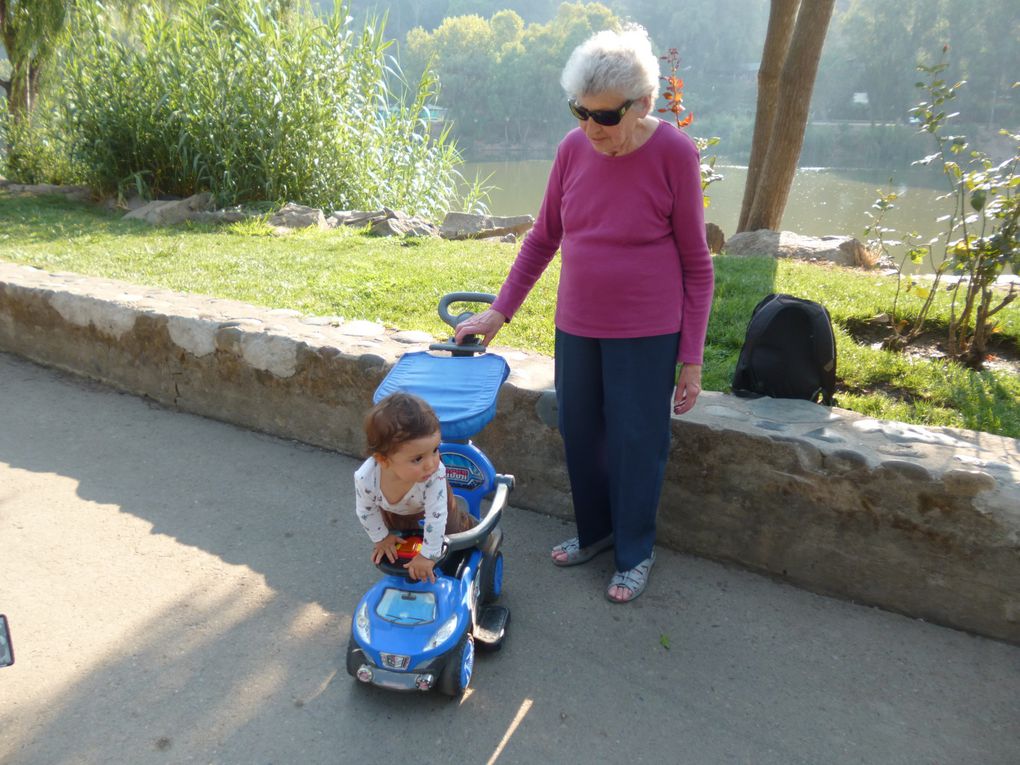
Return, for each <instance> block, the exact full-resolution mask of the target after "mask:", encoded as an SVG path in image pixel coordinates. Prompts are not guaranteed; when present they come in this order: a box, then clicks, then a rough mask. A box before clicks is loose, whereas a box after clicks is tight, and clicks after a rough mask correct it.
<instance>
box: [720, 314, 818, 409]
mask: <svg viewBox="0 0 1020 765" xmlns="http://www.w3.org/2000/svg"><path fill="white" fill-rule="evenodd" d="M835 392H836V339H835V337H833V334H832V320H831V319H830V318H829V312H828V311H826V310H825V307H824V306H822V305H821V304H819V303H816V302H814V301H813V300H804V299H803V298H796V297H793V296H792V295H769V296H767V297H766V298H765V299H764V300H762V301H761V302H760V303H758V305H756V306H755V308H754V312H753V313H752V314H751V321H749V322H748V324H747V334H746V336H745V337H744V347H743V348H741V349H740V358H739V359H738V360H737V368H736V369H735V370H734V372H733V393H734V394H736V395H738V396H771V397H773V398H802V399H807V400H808V401H817V400H818V398H819V396H821V399H822V403H823V404H825V405H826V406H832V405H833V403H834V400H833V394H834V393H835Z"/></svg>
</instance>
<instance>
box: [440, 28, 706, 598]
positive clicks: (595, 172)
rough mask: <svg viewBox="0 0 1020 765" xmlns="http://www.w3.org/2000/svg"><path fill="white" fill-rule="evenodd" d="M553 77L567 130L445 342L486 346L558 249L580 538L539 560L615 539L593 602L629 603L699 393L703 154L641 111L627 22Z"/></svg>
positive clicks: (559, 361) (564, 422)
mask: <svg viewBox="0 0 1020 765" xmlns="http://www.w3.org/2000/svg"><path fill="white" fill-rule="evenodd" d="M560 82H561V84H562V86H563V89H564V90H565V91H566V93H567V96H568V101H567V105H568V107H569V108H570V111H571V113H572V114H573V115H574V117H576V118H577V120H578V126H577V128H576V129H574V130H572V131H571V132H570V133H568V134H567V136H566V137H565V138H564V139H563V141H562V143H561V144H560V146H559V148H558V150H557V153H556V159H555V161H554V162H553V166H552V170H551V172H550V175H549V182H548V185H547V187H546V191H545V197H544V199H543V201H542V207H541V210H540V211H539V214H538V218H537V220H536V221H535V226H534V228H533V229H532V230H531V231H530V232H529V234H528V236H527V238H526V240H525V241H524V243H523V245H522V246H521V250H520V253H519V254H518V256H517V258H516V260H515V261H514V264H513V267H512V268H511V270H510V274H509V275H508V277H507V279H506V281H505V283H504V284H503V287H502V288H501V290H500V292H499V295H498V297H497V299H496V301H495V302H494V303H493V304H492V307H491V309H489V310H486V311H484V312H482V313H479V314H477V315H475V316H473V317H471V318H470V319H468V320H467V321H465V322H463V323H462V324H461V325H460V326H459V327H458V328H457V340H458V342H461V341H462V340H463V339H464V337H465V336H466V335H469V334H475V335H481V336H482V337H483V342H484V343H486V344H488V343H489V342H490V341H491V340H492V338H493V337H494V336H495V335H496V333H497V332H498V331H499V329H500V328H501V327H502V326H503V324H504V323H505V322H508V321H510V319H511V318H512V317H513V315H514V313H515V312H516V311H517V309H518V308H519V307H520V306H521V304H522V303H523V302H524V299H525V297H526V296H527V295H528V292H529V291H530V290H531V288H532V286H534V284H535V282H536V281H537V280H538V278H539V277H540V276H541V275H542V272H543V271H544V270H545V268H546V266H547V265H548V264H549V261H550V260H551V259H552V258H553V256H554V255H555V254H556V252H557V250H559V251H560V253H561V257H562V267H561V271H560V282H559V292H558V295H557V302H556V341H555V355H556V362H555V370H556V371H555V374H556V398H557V402H558V404H559V428H560V433H561V434H562V436H563V443H564V448H565V452H566V464H567V471H568V474H569V476H570V487H571V492H572V495H573V505H574V518H575V520H576V522H577V536H576V537H573V538H571V539H568V540H566V541H565V542H563V543H562V544H559V545H556V546H555V547H554V548H553V549H552V562H553V563H554V564H556V565H557V566H574V565H577V564H580V563H584V562H586V561H588V560H591V559H592V558H593V557H594V556H595V555H597V554H598V553H600V552H602V551H604V550H608V549H609V548H613V550H614V553H615V557H616V573H615V574H613V577H612V579H610V581H609V585H608V587H607V589H606V597H608V598H609V600H610V601H612V602H614V603H626V602H629V601H631V600H634V599H635V598H636V597H638V596H639V595H640V594H641V593H642V592H643V591H644V589H645V586H646V585H647V583H648V576H649V572H650V571H651V568H652V563H653V562H654V560H655V553H654V550H653V546H654V543H655V516H656V511H657V508H658V503H659V495H660V492H661V488H662V481H663V475H664V471H665V466H666V460H667V457H668V455H669V446H670V419H671V418H670V401H669V399H670V395H671V394H672V411H673V412H674V413H676V414H684V413H685V412H688V411H690V410H691V408H692V407H693V406H694V402H695V401H696V400H697V398H698V394H699V393H700V391H701V364H702V353H703V350H704V344H705V328H706V326H707V324H708V314H709V309H710V308H711V304H712V290H713V285H714V276H713V271H712V259H711V255H710V254H709V250H708V246H707V244H706V243H705V224H704V203H703V199H702V194H701V175H700V169H699V168H700V161H699V158H698V152H697V148H696V147H695V145H694V142H693V141H692V140H691V139H690V138H689V137H688V136H687V135H685V134H684V133H682V132H681V131H680V130H678V129H677V128H676V127H675V126H673V125H671V124H669V123H668V122H663V121H661V120H659V119H658V118H656V117H654V116H652V113H651V112H652V105H653V103H654V101H655V98H656V95H657V92H658V84H659V61H658V58H657V57H656V55H655V54H654V53H653V51H652V47H651V43H650V41H649V39H648V35H647V33H646V32H645V31H644V30H643V29H641V28H640V27H628V28H625V29H624V30H623V31H622V32H610V31H606V32H599V33H598V34H596V35H594V36H593V37H591V38H590V39H589V40H587V41H586V42H585V43H583V44H582V45H580V46H579V47H578V48H577V49H576V50H574V52H573V53H572V54H571V56H570V60H569V61H568V62H567V65H566V67H565V68H564V70H563V75H562V77H561V80H560ZM678 363H679V365H680V372H679V376H677V373H676V370H677V365H678ZM674 382H675V386H674Z"/></svg>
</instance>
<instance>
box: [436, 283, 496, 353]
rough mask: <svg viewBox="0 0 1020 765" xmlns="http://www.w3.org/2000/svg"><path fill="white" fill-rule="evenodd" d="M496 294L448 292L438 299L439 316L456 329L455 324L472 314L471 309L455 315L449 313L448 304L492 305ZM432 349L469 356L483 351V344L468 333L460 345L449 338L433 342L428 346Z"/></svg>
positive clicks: (476, 337) (475, 336)
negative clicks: (440, 341)
mask: <svg viewBox="0 0 1020 765" xmlns="http://www.w3.org/2000/svg"><path fill="white" fill-rule="evenodd" d="M495 299H496V296H495V295H492V294H490V293H488V292H450V293H448V294H446V295H443V297H441V298H440V299H439V318H440V319H442V320H443V321H445V322H446V323H447V324H449V325H450V326H451V327H453V329H454V330H456V329H457V325H458V324H460V323H461V322H462V321H464V320H465V319H468V318H470V317H471V316H474V315H475V314H474V312H473V311H463V312H461V313H459V314H457V315H456V316H454V315H452V314H451V313H450V305H452V304H453V303H488V304H489V305H492V303H493V301H495ZM429 349H430V350H433V351H450V352H451V353H453V355H454V356H471V355H474V354H476V353H485V346H484V345H482V344H481V343H480V342H478V336H477V335H468V336H467V337H465V338H464V342H463V343H461V344H460V345H458V344H457V342H456V341H455V340H454V338H452V337H451V338H450V339H449V340H447V341H445V342H442V343H433V344H432V345H430V346H429Z"/></svg>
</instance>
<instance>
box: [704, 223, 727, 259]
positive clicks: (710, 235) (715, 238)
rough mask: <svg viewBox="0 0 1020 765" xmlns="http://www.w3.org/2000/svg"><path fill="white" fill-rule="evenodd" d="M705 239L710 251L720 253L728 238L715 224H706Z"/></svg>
mask: <svg viewBox="0 0 1020 765" xmlns="http://www.w3.org/2000/svg"><path fill="white" fill-rule="evenodd" d="M705 239H706V240H707V241H708V251H709V252H714V253H720V252H722V251H723V247H725V246H726V237H725V236H724V235H723V231H722V229H721V228H719V227H718V226H717V225H715V224H714V223H706V224H705Z"/></svg>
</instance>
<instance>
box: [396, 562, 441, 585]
mask: <svg viewBox="0 0 1020 765" xmlns="http://www.w3.org/2000/svg"><path fill="white" fill-rule="evenodd" d="M435 567H436V562H435V561H431V560H429V559H428V558H425V557H423V556H422V555H415V556H414V557H413V558H412V559H411V560H409V561H408V562H407V563H406V564H404V568H406V569H407V573H409V574H410V575H411V580H412V581H414V582H418V581H425V580H426V579H427V580H428V581H430V582H435V581H436V572H435Z"/></svg>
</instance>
